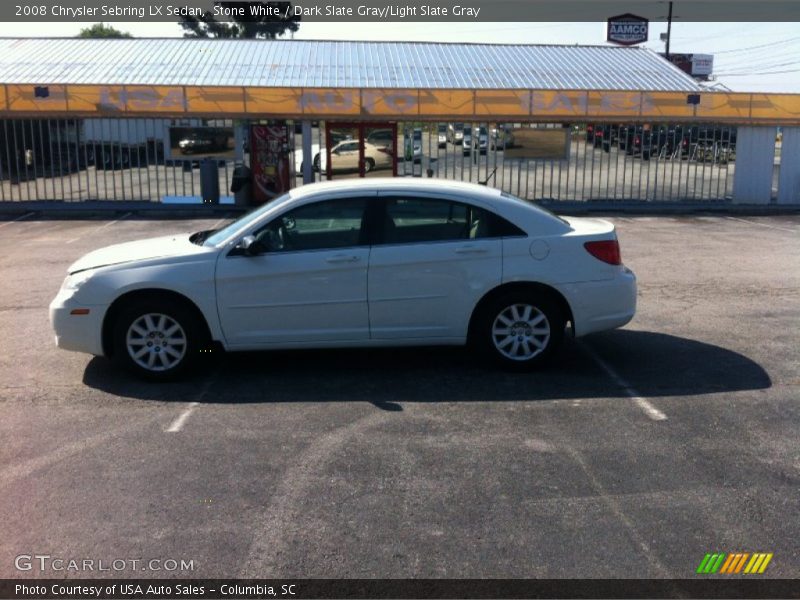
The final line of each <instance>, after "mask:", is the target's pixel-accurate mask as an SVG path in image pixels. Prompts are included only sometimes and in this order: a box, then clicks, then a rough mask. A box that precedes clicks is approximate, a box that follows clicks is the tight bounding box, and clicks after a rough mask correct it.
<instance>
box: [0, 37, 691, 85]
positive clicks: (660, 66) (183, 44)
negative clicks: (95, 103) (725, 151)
mask: <svg viewBox="0 0 800 600" xmlns="http://www.w3.org/2000/svg"><path fill="white" fill-rule="evenodd" d="M0 83H8V84H53V85H55V84H95V85H190V86H253V87H319V88H418V89H542V90H550V89H552V90H636V91H697V90H699V89H701V88H700V87H699V86H698V84H697V83H696V82H695V81H694V80H693V79H692V78H691V77H689V76H688V75H686V74H685V73H683V72H682V71H681V70H680V69H678V68H677V67H675V66H674V65H672V64H670V63H668V62H667V61H666V60H664V59H663V58H661V57H660V56H659V55H657V54H656V53H655V52H653V51H652V50H648V49H645V48H620V47H613V46H543V45H542V46H539V45H490V44H440V43H419V42H340V41H289V40H270V41H265V40H209V39H182V38H170V39H141V38H140V39H74V38H57V39H52V38H31V39H11V38H4V39H0Z"/></svg>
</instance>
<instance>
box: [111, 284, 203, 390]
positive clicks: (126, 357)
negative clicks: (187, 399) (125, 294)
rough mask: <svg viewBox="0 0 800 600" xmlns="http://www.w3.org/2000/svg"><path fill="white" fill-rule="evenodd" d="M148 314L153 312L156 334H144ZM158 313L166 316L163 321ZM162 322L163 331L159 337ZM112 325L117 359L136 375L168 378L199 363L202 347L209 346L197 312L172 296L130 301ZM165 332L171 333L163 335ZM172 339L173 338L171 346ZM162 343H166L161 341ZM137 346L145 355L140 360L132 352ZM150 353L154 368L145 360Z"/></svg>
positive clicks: (157, 378)
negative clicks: (171, 298)
mask: <svg viewBox="0 0 800 600" xmlns="http://www.w3.org/2000/svg"><path fill="white" fill-rule="evenodd" d="M146 315H150V316H151V317H150V322H151V323H152V324H153V325H155V327H154V328H152V329H153V331H151V332H150V333H151V334H154V335H150V334H145V335H142V334H141V333H142V331H143V330H145V328H146V327H147V325H145V323H146V322H147V320H146V319H147V317H146ZM159 316H163V317H164V321H163V322H159V321H158V317H159ZM174 325H177V326H178V330H177V331H176V330H174V329H173V327H174ZM159 326H160V329H161V331H160V332H161V333H162V336H161V337H160V338H159V336H158V333H159V331H158V329H159ZM113 327H114V329H113V332H114V354H113V360H114V362H115V363H116V364H117V365H119V366H120V367H122V368H124V369H126V370H128V371H130V372H132V373H134V374H135V375H137V376H139V377H141V378H143V379H149V380H152V381H166V380H169V379H174V378H175V377H178V376H180V375H182V374H184V373H186V372H187V371H189V370H190V369H191V367H193V366H194V365H195V364H196V362H197V360H198V358H199V355H200V352H201V350H203V349H207V348H208V346H209V345H208V340H207V339H206V336H205V334H204V328H203V327H202V325H201V323H199V322H198V319H197V317H196V316H195V315H194V313H193V312H192V311H190V310H188V309H187V308H186V307H184V306H182V305H181V304H178V303H175V302H174V301H170V300H169V299H163V300H155V299H153V300H145V301H141V302H136V303H131V304H130V305H128V306H126V307H124V308H123V309H122V310H121V311H120V313H119V314H118V315H117V318H116V320H115V322H114V325H113ZM164 333H166V334H167V335H169V336H171V337H168V338H164V336H163V334H164ZM129 334H130V336H131V337H130V338H129V337H128V336H129ZM148 338H152V339H148ZM164 342H166V343H164ZM169 342H172V345H171V346H170V345H169ZM162 343H163V346H161V345H158V344H162ZM135 349H140V350H141V351H144V355H143V356H142V357H141V358H139V359H138V360H137V359H136V358H135V357H134V355H133V352H134V350H135ZM176 354H179V355H180V358H177V357H176V356H175V355H176ZM150 357H152V361H151V364H152V365H153V367H152V368H148V367H147V365H146V364H145V363H147V362H148V361H149V360H150ZM169 363H172V364H169Z"/></svg>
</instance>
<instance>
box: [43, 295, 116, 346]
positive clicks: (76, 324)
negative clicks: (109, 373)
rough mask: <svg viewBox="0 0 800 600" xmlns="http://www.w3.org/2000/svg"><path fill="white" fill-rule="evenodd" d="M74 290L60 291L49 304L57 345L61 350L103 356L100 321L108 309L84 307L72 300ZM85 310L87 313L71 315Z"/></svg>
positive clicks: (93, 306)
mask: <svg viewBox="0 0 800 600" xmlns="http://www.w3.org/2000/svg"><path fill="white" fill-rule="evenodd" d="M73 294H74V290H63V289H62V290H61V291H60V292H58V295H57V296H56V297H55V298H54V299H53V301H52V302H51V303H50V325H51V326H52V327H53V330H54V331H55V334H56V339H55V342H56V346H58V347H59V348H61V349H63V350H72V351H73V352H85V353H87V354H94V355H96V356H102V355H103V319H104V317H105V314H106V310H107V307H106V306H103V305H100V306H97V305H87V304H84V303H79V302H77V301H76V300H75V298H74V296H73ZM81 309H88V311H89V312H88V314H73V311H74V310H81Z"/></svg>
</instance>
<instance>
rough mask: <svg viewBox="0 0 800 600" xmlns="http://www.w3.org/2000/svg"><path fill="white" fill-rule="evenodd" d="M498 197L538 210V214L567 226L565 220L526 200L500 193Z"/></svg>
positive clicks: (567, 223)
mask: <svg viewBox="0 0 800 600" xmlns="http://www.w3.org/2000/svg"><path fill="white" fill-rule="evenodd" d="M500 195H501V196H502V197H503V198H506V199H507V200H513V201H515V202H520V203H521V204H524V205H525V206H530V207H531V208H534V209H536V210H538V211H540V212H543V213H544V214H546V215H549V216H551V217H553V218H554V219H558V220H559V221H561V222H562V223H564V225H567V226H569V222H568V221H567V220H566V219H562V218H561V217H559V216H558V215H557V214H555V213H554V212H551V211H549V210H547V209H546V208H544V207H543V206H539V205H538V204H535V203H533V202H528V201H527V200H523V199H522V198H519V197H517V196H515V195H514V194H509V193H508V192H500Z"/></svg>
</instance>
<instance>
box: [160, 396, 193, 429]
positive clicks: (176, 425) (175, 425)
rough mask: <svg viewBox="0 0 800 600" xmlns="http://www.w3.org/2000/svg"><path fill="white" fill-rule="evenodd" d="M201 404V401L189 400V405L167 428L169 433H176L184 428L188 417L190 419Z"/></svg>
mask: <svg viewBox="0 0 800 600" xmlns="http://www.w3.org/2000/svg"><path fill="white" fill-rule="evenodd" d="M198 406H200V403H199V402H189V406H188V407H187V408H186V410H185V411H183V412H182V413H181V414H180V415H178V418H177V419H175V420H174V421H173V422H172V425H170V426H169V428H168V429H167V431H166V432H167V433H176V432H178V431H180V430H181V429H183V424H184V423H186V419H188V418H189V417H190V416H191V414H192V413H193V412H194V409H195V408H197V407H198Z"/></svg>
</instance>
